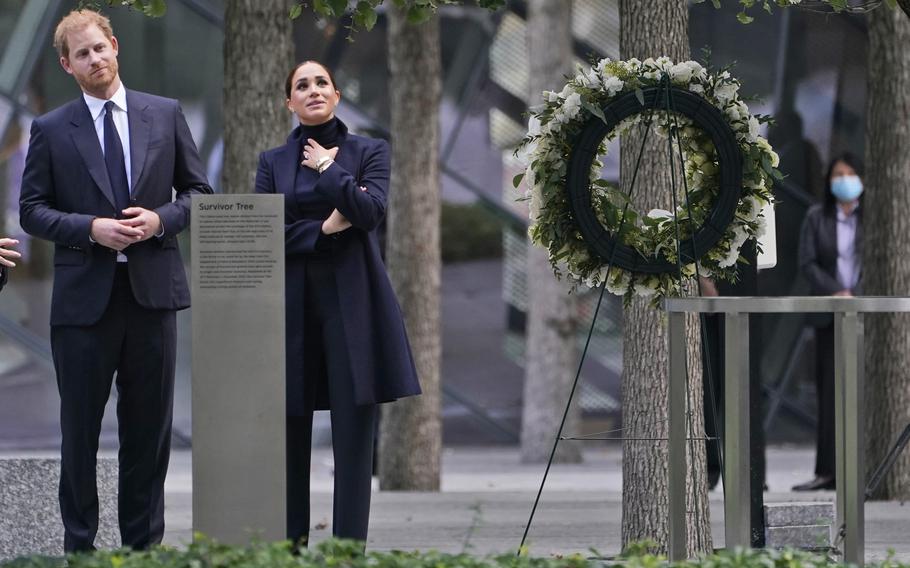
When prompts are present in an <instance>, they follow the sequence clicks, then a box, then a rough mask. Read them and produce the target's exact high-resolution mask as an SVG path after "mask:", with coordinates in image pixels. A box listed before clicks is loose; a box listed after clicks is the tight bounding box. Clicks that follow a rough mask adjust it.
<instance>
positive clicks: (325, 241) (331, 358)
mask: <svg viewBox="0 0 910 568" xmlns="http://www.w3.org/2000/svg"><path fill="white" fill-rule="evenodd" d="M285 94H286V96H287V107H288V109H289V110H290V111H291V112H293V113H295V114H296V115H297V118H298V119H299V122H300V124H299V126H298V127H297V128H295V129H294V130H293V131H292V132H291V135H290V136H289V137H288V140H287V143H286V144H285V145H284V146H280V147H278V148H273V149H271V150H268V151H266V152H263V153H262V154H261V155H260V157H259V169H258V171H257V173H256V192H257V193H282V194H284V196H285V255H286V257H287V264H286V269H285V273H286V279H287V284H286V309H287V314H286V315H287V317H286V322H287V370H286V372H287V476H288V477H287V483H288V538H290V539H291V540H292V541H293V542H294V543H295V544H297V545H304V546H305V545H306V542H307V539H308V537H309V524H310V508H309V485H310V484H309V477H310V444H311V438H312V423H313V411H314V410H324V409H329V410H330V411H331V419H332V447H333V451H334V455H335V492H334V507H333V527H332V533H333V535H334V536H336V537H341V538H352V539H358V540H362V541H365V540H366V538H367V526H368V521H369V511H370V481H371V469H372V468H371V466H372V457H373V436H374V427H375V426H374V425H375V422H376V419H377V407H376V405H377V404H378V403H381V402H388V401H392V400H395V399H397V398H402V397H406V396H412V395H416V394H420V386H419V385H418V382H417V373H416V370H415V368H414V362H413V359H412V357H411V350H410V346H409V344H408V339H407V335H406V333H405V328H404V322H403V320H402V317H401V310H400V308H399V306H398V301H397V300H396V299H395V294H394V292H393V291H392V286H391V284H390V282H389V279H388V276H387V274H386V272H385V267H384V266H383V264H382V259H381V258H380V255H379V243H378V239H377V236H376V228H377V227H378V226H379V223H380V221H382V218H383V217H384V215H385V210H386V196H387V193H388V189H389V170H390V159H389V148H388V144H387V143H386V142H385V141H383V140H373V139H370V138H364V137H361V136H355V135H353V134H350V133H348V130H347V127H346V126H345V125H344V123H342V122H341V121H340V120H338V118H336V117H335V107H336V106H337V105H338V102H339V100H340V98H341V92H340V91H338V90H337V89H336V88H335V81H334V79H333V78H332V75H331V73H330V72H329V70H328V69H327V68H326V67H325V66H324V65H322V64H320V63H317V62H315V61H305V62H303V63H301V64H299V65H297V66H296V67H295V68H294V69H292V70H291V72H290V74H289V75H288V78H287V81H286V83H285Z"/></svg>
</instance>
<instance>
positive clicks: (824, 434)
mask: <svg viewBox="0 0 910 568" xmlns="http://www.w3.org/2000/svg"><path fill="white" fill-rule="evenodd" d="M815 391H816V396H817V399H816V400H817V401H818V427H817V430H816V434H817V437H816V444H815V475H816V476H818V477H834V468H835V466H834V444H835V442H834V323H833V322H832V323H831V324H829V325H827V326H825V327H818V328H815Z"/></svg>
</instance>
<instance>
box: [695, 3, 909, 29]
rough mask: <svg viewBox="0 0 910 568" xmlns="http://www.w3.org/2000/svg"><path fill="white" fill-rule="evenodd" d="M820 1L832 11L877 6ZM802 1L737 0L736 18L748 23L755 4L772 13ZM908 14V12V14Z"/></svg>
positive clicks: (866, 8) (854, 10)
mask: <svg viewBox="0 0 910 568" xmlns="http://www.w3.org/2000/svg"><path fill="white" fill-rule="evenodd" d="M693 1H694V2H695V3H696V4H701V3H703V2H705V0H693ZM819 1H820V2H821V3H823V4H826V5H827V6H828V7H829V8H830V9H831V10H832V11H834V12H868V11H869V10H871V9H873V8H876V7H878V6H879V3H878V2H873V1H870V0H866V1H865V2H853V3H850V2H848V0H819ZM801 3H802V0H739V4H740V5H741V6H742V9H741V10H740V11H739V13H738V14H736V19H737V20H739V22H740V23H742V24H750V23H752V21H753V20H755V18H753V17H752V16H750V15H749V10H750V9H752V8H754V7H755V6H761V8H762V9H763V10H764V11H765V12H768V13H769V14H771V13H773V9H772V6H774V5H775V4H776V5H777V6H779V7H781V8H787V7H792V6H799V5H800V4H801ZM884 3H885V5H887V6H888V7H889V8H892V9H893V8H895V7H896V6H897V0H885V2H884ZM711 4H712V5H713V6H714V7H715V8H720V0H711ZM908 15H910V14H908Z"/></svg>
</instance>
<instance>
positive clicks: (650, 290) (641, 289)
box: [633, 280, 657, 298]
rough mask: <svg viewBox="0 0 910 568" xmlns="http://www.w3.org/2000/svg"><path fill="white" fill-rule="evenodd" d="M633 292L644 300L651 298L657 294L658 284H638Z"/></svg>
mask: <svg viewBox="0 0 910 568" xmlns="http://www.w3.org/2000/svg"><path fill="white" fill-rule="evenodd" d="M633 290H634V292H635V295H636V296H641V297H642V298H650V297H651V296H653V295H654V294H655V293H657V284H656V282H655V281H653V280H649V281H646V282H636V283H635V286H634V288H633Z"/></svg>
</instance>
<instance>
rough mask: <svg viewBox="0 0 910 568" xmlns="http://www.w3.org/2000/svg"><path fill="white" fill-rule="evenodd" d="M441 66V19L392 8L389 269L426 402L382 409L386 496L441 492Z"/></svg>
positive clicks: (382, 482) (381, 463)
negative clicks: (419, 18)
mask: <svg viewBox="0 0 910 568" xmlns="http://www.w3.org/2000/svg"><path fill="white" fill-rule="evenodd" d="M441 65H442V64H441V60H440V49H439V19H438V17H437V16H436V15H434V16H433V17H431V18H430V20H429V21H427V22H425V23H422V24H420V25H412V24H408V23H407V22H406V20H405V16H404V14H402V13H401V12H400V11H399V10H398V9H396V8H395V7H394V6H393V5H389V68H390V74H391V77H390V81H389V85H390V90H391V92H390V95H391V96H390V99H391V101H392V103H391V104H392V108H391V116H392V180H391V192H390V196H389V213H388V245H387V259H388V261H387V264H388V268H389V275H390V277H391V280H392V285H393V286H394V288H395V293H396V294H397V295H398V300H399V302H400V303H401V307H402V309H403V311H404V318H405V325H406V326H407V329H408V336H409V338H410V340H411V347H412V349H413V352H414V361H415V363H416V365H417V373H418V376H419V377H420V385H421V388H422V389H423V395H421V396H419V397H412V398H406V399H403V400H401V401H398V402H396V403H393V404H389V405H385V406H384V407H383V416H382V418H383V419H382V428H381V434H380V446H379V447H380V450H379V484H380V487H382V489H399V490H412V491H413V490H416V491H438V490H439V461H440V449H441V445H442V426H441V424H440V384H439V383H440V376H439V366H440V352H441V347H440V333H441V332H440V323H439V317H440V316H439V288H440V264H441V261H440V249H439V209H440V197H439V192H440V185H439V165H438V164H439V118H438V117H439V101H440V96H441V95H440V93H441Z"/></svg>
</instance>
